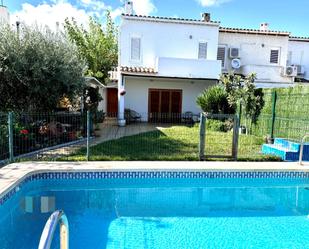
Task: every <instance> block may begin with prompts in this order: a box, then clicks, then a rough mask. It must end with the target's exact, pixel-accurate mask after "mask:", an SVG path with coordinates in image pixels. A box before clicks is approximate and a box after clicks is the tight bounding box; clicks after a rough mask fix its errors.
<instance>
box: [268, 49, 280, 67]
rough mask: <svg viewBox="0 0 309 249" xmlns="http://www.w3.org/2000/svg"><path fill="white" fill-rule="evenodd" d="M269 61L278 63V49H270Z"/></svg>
mask: <svg viewBox="0 0 309 249" xmlns="http://www.w3.org/2000/svg"><path fill="white" fill-rule="evenodd" d="M270 63H272V64H278V63H279V49H272V50H270Z"/></svg>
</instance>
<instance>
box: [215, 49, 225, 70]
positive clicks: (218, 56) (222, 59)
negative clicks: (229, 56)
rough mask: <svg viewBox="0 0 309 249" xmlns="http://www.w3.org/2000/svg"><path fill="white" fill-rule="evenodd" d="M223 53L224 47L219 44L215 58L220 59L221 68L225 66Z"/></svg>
mask: <svg viewBox="0 0 309 249" xmlns="http://www.w3.org/2000/svg"><path fill="white" fill-rule="evenodd" d="M225 55H226V47H225V46H219V47H218V53H217V60H218V61H221V66H222V68H225Z"/></svg>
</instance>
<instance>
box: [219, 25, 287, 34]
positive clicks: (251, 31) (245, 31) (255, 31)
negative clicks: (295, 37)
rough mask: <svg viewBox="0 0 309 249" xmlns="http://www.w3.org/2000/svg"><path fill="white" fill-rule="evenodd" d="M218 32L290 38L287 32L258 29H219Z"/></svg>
mask: <svg viewBox="0 0 309 249" xmlns="http://www.w3.org/2000/svg"><path fill="white" fill-rule="evenodd" d="M219 32H226V33H239V34H254V35H275V36H290V32H287V31H274V30H265V31H264V30H259V29H240V28H227V27H219Z"/></svg>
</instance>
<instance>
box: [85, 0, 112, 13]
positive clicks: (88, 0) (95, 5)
mask: <svg viewBox="0 0 309 249" xmlns="http://www.w3.org/2000/svg"><path fill="white" fill-rule="evenodd" d="M80 2H81V3H82V5H83V6H84V7H86V8H90V9H92V10H95V11H104V10H106V9H107V6H106V5H105V3H104V2H102V1H100V0H80Z"/></svg>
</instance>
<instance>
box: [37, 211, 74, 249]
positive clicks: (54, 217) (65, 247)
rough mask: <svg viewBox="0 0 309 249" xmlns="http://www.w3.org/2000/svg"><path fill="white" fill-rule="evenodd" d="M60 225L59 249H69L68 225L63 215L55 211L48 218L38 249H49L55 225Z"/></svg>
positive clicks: (61, 212)
mask: <svg viewBox="0 0 309 249" xmlns="http://www.w3.org/2000/svg"><path fill="white" fill-rule="evenodd" d="M58 223H59V225H60V249H69V223H68V219H67V217H66V215H65V213H64V212H63V211H62V210H57V211H55V212H53V213H52V214H51V216H50V217H49V218H48V220H47V222H46V224H45V227H44V229H43V232H42V235H41V238H40V243H39V247H38V249H50V246H51V243H52V240H53V237H54V233H55V230H56V227H57V225H58Z"/></svg>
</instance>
